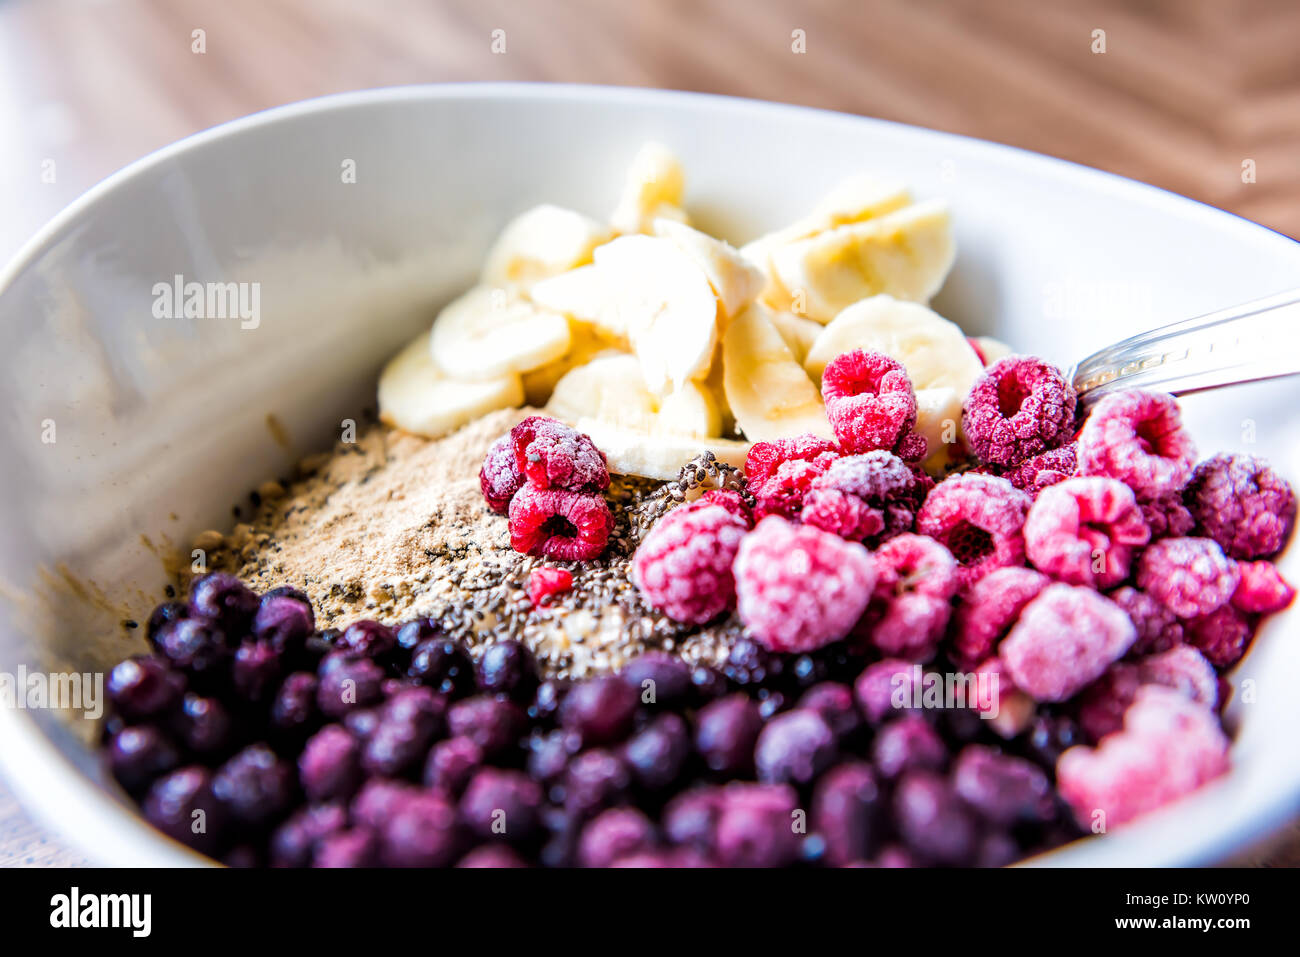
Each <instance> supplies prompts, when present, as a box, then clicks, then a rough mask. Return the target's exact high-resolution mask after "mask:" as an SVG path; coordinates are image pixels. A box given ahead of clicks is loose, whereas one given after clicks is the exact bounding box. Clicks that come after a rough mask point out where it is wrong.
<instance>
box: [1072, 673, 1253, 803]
mask: <svg viewBox="0 0 1300 957" xmlns="http://www.w3.org/2000/svg"><path fill="white" fill-rule="evenodd" d="M1227 770H1228V738H1227V736H1226V735H1225V734H1224V733H1223V729H1222V728H1220V727H1219V722H1218V720H1217V718H1216V717H1215V715H1214V713H1213V712H1211V711H1210V710H1209V709H1208V708H1206V707H1204V706H1203V705H1199V704H1197V703H1196V702H1194V701H1192V700H1190V699H1189V698H1187V697H1186V696H1185V695H1183V694H1180V693H1179V692H1177V691H1174V690H1172V689H1170V688H1163V687H1159V686H1156V685H1148V686H1145V687H1143V688H1141V689H1139V690H1138V692H1137V695H1136V698H1135V700H1134V702H1133V705H1132V706H1131V707H1130V708H1129V709H1128V711H1127V712H1126V714H1125V716H1124V727H1123V729H1122V730H1121V731H1119V732H1116V733H1115V734H1111V735H1109V736H1107V737H1106V738H1105V740H1103V741H1102V742H1101V744H1100V746H1098V747H1097V748H1089V747H1086V746H1083V745H1080V746H1078V747H1074V748H1071V749H1070V750H1068V751H1066V752H1065V753H1064V754H1063V755H1061V757H1060V760H1058V761H1057V763H1056V783H1057V788H1058V790H1059V791H1060V793H1061V795H1062V797H1064V798H1065V800H1066V801H1067V802H1068V803H1069V805H1070V807H1071V808H1072V809H1073V811H1074V815H1075V818H1076V819H1077V820H1078V822H1079V823H1080V825H1082V826H1084V827H1089V826H1091V825H1092V823H1093V822H1094V821H1095V820H1096V817H1095V815H1096V814H1097V813H1098V812H1100V813H1101V814H1103V815H1104V821H1105V824H1106V827H1108V828H1114V827H1118V826H1119V825H1122V824H1126V823H1128V822H1129V821H1132V820H1133V819H1135V818H1137V817H1140V816H1141V815H1143V814H1146V813H1148V812H1149V811H1153V810H1155V809H1156V808H1158V807H1161V806H1163V805H1165V804H1168V803H1170V802H1171V801H1174V800H1177V799H1178V798H1180V797H1182V796H1183V795H1185V794H1188V793H1190V792H1192V791H1194V790H1196V789H1197V788H1199V787H1200V786H1201V785H1203V784H1205V783H1206V782H1208V781H1211V780H1213V779H1214V778H1216V777H1218V776H1219V775H1221V774H1223V773H1224V772H1225V771H1227Z"/></svg>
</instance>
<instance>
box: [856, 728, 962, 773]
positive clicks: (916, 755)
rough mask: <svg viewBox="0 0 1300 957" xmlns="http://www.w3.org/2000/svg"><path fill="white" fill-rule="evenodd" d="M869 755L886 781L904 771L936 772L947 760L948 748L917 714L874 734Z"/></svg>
mask: <svg viewBox="0 0 1300 957" xmlns="http://www.w3.org/2000/svg"><path fill="white" fill-rule="evenodd" d="M871 756H872V759H873V760H874V761H875V763H876V770H878V771H879V772H880V773H881V774H882V775H883V776H885V777H886V778H896V777H898V776H899V775H900V774H902V773H903V772H905V771H912V770H919V769H928V770H932V771H936V770H939V769H940V768H942V767H943V766H944V764H945V763H946V762H947V760H948V746H947V745H945V744H944V743H943V739H942V738H940V737H939V735H938V734H937V733H936V732H935V730H934V728H932V727H931V726H930V723H929V722H928V721H926V720H925V719H924V718H922V717H921V716H920V715H919V714H905V715H903V716H902V717H901V718H895V719H894V720H893V721H891V722H889V723H888V724H886V725H885V726H884V727H882V728H881V729H880V730H879V731H877V732H876V739H875V740H874V741H873V742H872V744H871Z"/></svg>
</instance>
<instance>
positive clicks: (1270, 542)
mask: <svg viewBox="0 0 1300 957" xmlns="http://www.w3.org/2000/svg"><path fill="white" fill-rule="evenodd" d="M1184 497H1185V499H1186V501H1187V507H1188V508H1189V509H1190V510H1191V512H1192V515H1194V516H1195V517H1196V520H1197V521H1198V522H1200V524H1201V528H1202V529H1204V530H1205V534H1206V535H1208V536H1209V537H1210V538H1212V539H1214V540H1215V541H1216V542H1218V543H1219V544H1220V545H1221V546H1222V547H1223V550H1224V552H1225V553H1226V554H1227V555H1228V556H1229V557H1231V558H1267V557H1269V556H1270V555H1275V554H1277V553H1278V552H1279V551H1281V550H1282V546H1283V545H1285V544H1286V541H1287V539H1288V538H1289V537H1290V535H1291V529H1292V527H1293V526H1294V525H1295V516H1296V500H1295V493H1294V492H1293V491H1292V490H1291V486H1290V485H1289V484H1287V481H1286V479H1284V478H1282V477H1281V476H1280V475H1278V474H1277V473H1276V472H1274V471H1273V470H1272V469H1271V468H1269V467H1268V463H1266V462H1265V461H1263V460H1262V459H1257V458H1254V457H1252V456H1249V455H1230V454H1226V453H1220V454H1218V455H1216V456H1214V457H1213V458H1210V459H1207V460H1206V461H1204V462H1202V463H1201V464H1200V465H1198V466H1197V467H1196V471H1195V472H1193V473H1192V480H1191V482H1189V483H1188V485H1187V490H1186V492H1185V493H1184Z"/></svg>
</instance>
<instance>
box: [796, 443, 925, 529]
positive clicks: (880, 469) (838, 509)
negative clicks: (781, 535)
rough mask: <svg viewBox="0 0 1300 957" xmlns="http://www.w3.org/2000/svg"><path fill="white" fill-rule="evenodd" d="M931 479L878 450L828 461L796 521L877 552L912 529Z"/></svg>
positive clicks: (892, 455)
mask: <svg viewBox="0 0 1300 957" xmlns="http://www.w3.org/2000/svg"><path fill="white" fill-rule="evenodd" d="M933 487H934V482H933V480H931V479H930V477H929V476H927V475H926V474H925V473H924V472H920V471H918V470H916V469H914V468H912V467H911V466H910V465H908V464H907V463H906V462H904V461H903V460H902V459H900V458H899V457H898V456H897V455H894V454H893V453H891V452H885V451H883V450H878V451H874V452H866V453H864V454H862V455H850V456H847V457H845V458H842V459H839V460H837V461H835V462H832V463H831V465H830V467H829V468H828V469H827V470H826V472H825V473H824V474H823V475H821V476H819V477H818V478H815V479H813V482H812V485H811V486H810V487H809V489H808V494H807V495H806V496H805V497H804V500H803V511H802V512H801V513H800V516H799V517H800V519H801V520H802V521H803V523H804V524H805V525H815V526H816V527H817V528H820V529H822V530H823V531H827V532H834V533H835V534H836V535H838V536H840V537H841V538H847V539H849V540H850V541H854V542H863V543H865V544H866V545H867V546H868V547H869V548H875V547H876V546H878V545H879V544H880V543H881V542H884V541H886V540H888V539H890V538H893V537H894V536H895V535H898V534H901V533H902V532H910V531H911V530H912V528H913V526H914V525H915V524H916V513H917V511H918V510H919V509H920V508H921V503H922V502H924V501H925V496H926V494H927V493H928V492H929V490H930V489H931V488H933Z"/></svg>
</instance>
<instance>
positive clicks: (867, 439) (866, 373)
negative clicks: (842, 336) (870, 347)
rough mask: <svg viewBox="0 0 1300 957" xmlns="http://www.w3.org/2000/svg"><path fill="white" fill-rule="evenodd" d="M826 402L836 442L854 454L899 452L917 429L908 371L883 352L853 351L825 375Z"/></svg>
mask: <svg viewBox="0 0 1300 957" xmlns="http://www.w3.org/2000/svg"><path fill="white" fill-rule="evenodd" d="M822 398H823V399H824V400H825V401H826V417H827V418H828V419H830V423H831V428H832V429H834V430H835V437H836V438H838V439H839V440H840V444H841V445H842V446H843V447H844V449H845V451H848V452H854V453H857V452H870V451H871V450H872V449H886V450H889V449H893V448H894V447H895V446H897V445H898V444H899V442H900V441H902V440H903V439H904V438H906V437H907V435H908V434H909V433H910V432H911V431H912V427H913V426H914V425H916V393H915V392H914V391H913V389H912V380H911V379H909V378H908V377H907V370H906V369H905V368H903V364H902V363H901V362H899V361H898V360H897V359H891V358H890V357H889V356H887V355H885V354H884V353H882V352H867V351H865V350H863V349H853V350H852V351H850V352H845V353H843V354H842V355H839V356H836V357H835V358H834V359H832V360H831V362H830V364H829V365H827V366H826V371H825V372H823V373H822Z"/></svg>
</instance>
